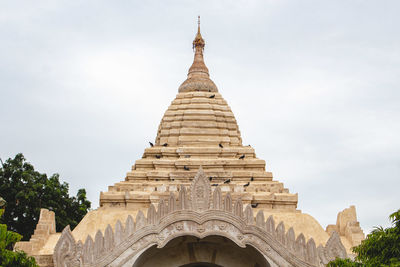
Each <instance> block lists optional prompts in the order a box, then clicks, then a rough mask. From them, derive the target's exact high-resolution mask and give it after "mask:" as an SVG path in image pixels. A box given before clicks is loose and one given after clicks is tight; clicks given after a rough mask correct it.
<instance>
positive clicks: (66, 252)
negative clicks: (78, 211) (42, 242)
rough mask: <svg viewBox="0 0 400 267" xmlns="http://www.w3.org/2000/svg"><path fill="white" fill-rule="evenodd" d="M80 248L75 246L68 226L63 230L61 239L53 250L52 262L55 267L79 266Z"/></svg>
mask: <svg viewBox="0 0 400 267" xmlns="http://www.w3.org/2000/svg"><path fill="white" fill-rule="evenodd" d="M81 255H82V246H79V245H78V244H76V242H75V239H74V237H73V236H72V233H71V229H70V228H69V225H68V226H66V227H65V228H64V230H63V231H62V233H61V237H60V239H59V240H58V242H57V245H56V247H55V248H54V254H53V261H54V265H55V266H62V267H69V266H71V267H74V266H80V261H81V259H80V258H81Z"/></svg>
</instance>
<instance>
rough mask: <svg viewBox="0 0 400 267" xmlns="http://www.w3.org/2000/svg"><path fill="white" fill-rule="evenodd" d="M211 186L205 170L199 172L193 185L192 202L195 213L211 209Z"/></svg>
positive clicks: (200, 169)
mask: <svg viewBox="0 0 400 267" xmlns="http://www.w3.org/2000/svg"><path fill="white" fill-rule="evenodd" d="M210 199H211V185H210V182H209V181H208V179H207V177H206V174H205V173H204V171H203V168H202V167H201V166H200V168H199V171H198V172H197V174H196V176H195V177H194V180H193V182H192V185H191V201H192V208H193V210H194V211H198V212H203V211H206V210H209V209H210Z"/></svg>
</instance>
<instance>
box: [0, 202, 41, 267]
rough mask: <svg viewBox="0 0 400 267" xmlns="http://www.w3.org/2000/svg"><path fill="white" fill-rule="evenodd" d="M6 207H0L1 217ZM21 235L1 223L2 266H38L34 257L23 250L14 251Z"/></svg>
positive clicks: (0, 257)
mask: <svg viewBox="0 0 400 267" xmlns="http://www.w3.org/2000/svg"><path fill="white" fill-rule="evenodd" d="M3 213H4V209H0V217H1V216H2V214H3ZM21 237H22V236H21V235H20V234H17V233H14V232H12V231H7V225H5V224H0V266H2V267H15V266H18V267H38V265H37V264H36V261H35V259H34V258H33V257H28V256H27V255H26V253H25V252H23V251H13V250H12V249H13V246H14V244H15V243H16V242H18V241H19V240H21Z"/></svg>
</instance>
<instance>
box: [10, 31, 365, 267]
mask: <svg viewBox="0 0 400 267" xmlns="http://www.w3.org/2000/svg"><path fill="white" fill-rule="evenodd" d="M204 47H205V42H204V40H203V38H202V36H201V34H200V26H199V29H198V32H197V35H196V37H195V40H194V41H193V48H194V50H195V55H194V61H193V64H192V66H191V67H190V69H189V73H188V77H187V79H186V80H185V81H184V82H183V83H182V85H181V86H180V87H179V90H178V95H177V96H176V98H175V99H174V100H173V101H172V103H171V105H170V106H169V108H168V110H167V111H166V112H165V114H164V117H163V118H162V120H161V123H160V126H159V128H158V131H157V137H156V140H155V142H154V144H152V145H151V147H149V148H146V149H145V151H144V154H143V157H142V158H141V159H139V160H137V161H136V162H135V164H134V165H133V167H132V170H131V171H130V172H128V173H127V176H126V178H125V180H124V181H121V182H119V183H116V184H114V185H112V186H109V188H108V191H107V192H101V193H100V207H99V208H98V209H96V210H93V211H90V212H89V213H88V214H87V215H86V216H85V217H84V218H83V219H82V221H81V222H80V223H79V224H78V226H77V227H76V228H75V229H73V231H71V230H70V229H69V227H67V228H65V229H64V231H63V232H62V233H56V232H55V221H54V213H52V212H51V211H48V210H45V209H43V210H42V212H41V215H40V219H39V223H38V225H37V228H36V230H35V234H34V235H33V236H32V237H31V240H30V241H29V242H18V243H17V245H16V249H22V250H24V251H26V252H27V253H28V254H29V255H33V256H34V257H35V258H36V259H37V261H38V262H39V265H40V266H46V267H51V266H63V267H65V266H135V267H136V266H166V267H167V266H168V267H169V266H171V267H172V266H181V267H189V266H191V267H194V266H211V267H212V266H214V267H218V266H233V267H235V266H260V267H261V266H324V265H325V264H327V263H328V262H329V261H330V260H332V259H334V258H335V257H342V258H345V257H348V256H351V247H353V246H355V245H358V244H360V242H361V241H362V240H363V239H364V233H363V231H362V230H361V228H360V225H359V222H358V221H357V216H356V210H355V207H354V206H351V207H350V208H348V209H345V210H343V211H342V212H340V213H339V214H338V217H337V222H336V224H334V225H328V227H327V228H326V230H324V229H323V228H322V226H321V225H320V224H319V223H318V222H317V221H316V220H315V219H314V218H313V217H312V216H310V215H308V214H305V213H302V212H301V211H300V210H298V209H297V201H298V197H297V194H293V193H290V192H289V190H288V189H286V188H285V187H284V186H283V184H282V183H281V182H279V181H276V180H274V179H273V177H272V173H271V172H268V171H266V166H265V161H264V160H262V159H259V158H257V157H256V154H255V151H254V148H252V147H251V146H243V144H242V138H241V134H240V131H239V127H238V125H237V122H236V119H235V117H234V115H233V113H232V110H231V109H230V107H229V106H228V104H227V102H226V101H225V100H224V99H223V98H222V96H221V94H220V93H219V91H218V88H217V86H216V85H215V83H214V82H213V81H212V80H211V79H210V77H209V71H208V68H207V67H206V65H205V63H204V59H203V51H204ZM144 214H147V215H146V216H145V215H144ZM254 214H256V215H255V216H254ZM134 218H135V219H134Z"/></svg>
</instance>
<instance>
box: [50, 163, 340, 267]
mask: <svg viewBox="0 0 400 267" xmlns="http://www.w3.org/2000/svg"><path fill="white" fill-rule="evenodd" d="M190 189H191V192H190V195H189V193H188V192H187V190H186V188H185V187H184V186H181V187H180V191H179V194H178V195H177V196H175V195H174V194H172V193H171V194H170V196H169V198H168V199H164V200H162V201H160V203H159V205H158V208H157V209H156V208H155V206H154V205H153V204H151V205H150V207H149V209H148V212H147V216H145V215H144V214H143V212H142V211H139V212H138V213H137V215H136V218H135V220H133V218H132V216H130V215H129V216H128V218H127V219H126V221H125V224H124V225H123V224H122V223H121V222H120V221H119V220H118V221H117V223H116V224H115V227H114V231H113V229H112V227H111V226H110V225H108V226H107V227H106V229H105V231H104V234H103V233H102V232H101V231H100V230H98V231H97V233H96V235H95V238H94V240H93V239H92V238H91V237H90V236H88V237H87V238H86V240H85V243H82V242H81V241H78V242H76V240H75V239H74V237H73V236H72V233H71V230H70V228H69V226H67V227H66V228H65V229H64V230H63V231H62V234H61V237H60V238H59V240H58V242H57V244H56V247H55V249H54V254H53V261H54V264H55V266H56V267H58V266H62V267H70V266H71V267H76V266H82V267H92V266H127V265H129V266H132V265H133V263H134V262H135V260H136V259H137V258H138V257H139V256H140V254H141V253H143V252H144V251H145V250H146V249H147V248H149V247H151V246H153V245H157V247H158V248H162V247H164V246H165V245H166V244H167V243H168V242H169V241H171V240H173V239H174V238H177V237H180V236H186V235H190V236H195V237H198V238H204V237H207V236H210V235H216V236H223V237H226V238H228V239H230V240H232V241H233V242H234V243H235V244H236V245H238V246H239V247H242V248H244V247H246V246H247V245H250V246H252V247H254V248H255V249H256V250H258V251H259V252H260V253H261V254H262V255H263V256H264V257H265V258H266V259H267V260H268V262H271V263H274V264H275V265H276V266H299V267H303V266H304V267H309V266H324V265H325V264H327V263H328V262H329V261H330V260H333V259H335V258H336V257H341V258H346V257H347V254H346V249H345V248H344V246H343V244H342V243H341V241H340V237H339V235H338V234H337V233H336V232H334V233H333V234H332V235H331V237H330V238H329V240H328V242H327V243H326V245H325V246H322V245H320V246H319V247H318V248H317V247H316V245H315V242H314V240H313V239H312V238H311V239H309V240H306V239H305V238H304V235H303V234H302V233H300V234H299V235H298V236H297V237H296V235H295V232H294V230H293V228H289V229H288V231H285V226H284V224H283V222H280V223H279V224H278V225H277V226H276V227H275V221H274V219H273V217H272V216H270V217H269V218H267V220H265V218H264V214H263V212H262V211H259V212H258V213H257V215H256V216H255V217H254V214H253V209H252V207H251V206H250V205H247V206H246V207H245V208H244V209H243V204H242V201H241V199H238V200H237V201H235V203H232V198H231V196H230V194H229V193H228V194H227V195H226V196H225V198H224V199H222V193H221V191H220V189H219V188H217V189H215V190H214V192H212V190H211V186H210V183H209V181H208V179H207V177H206V176H205V174H204V172H203V169H202V168H201V167H200V168H199V171H198V173H197V174H196V176H195V178H194V180H193V182H192V185H191V187H190ZM211 192H212V193H211Z"/></svg>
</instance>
